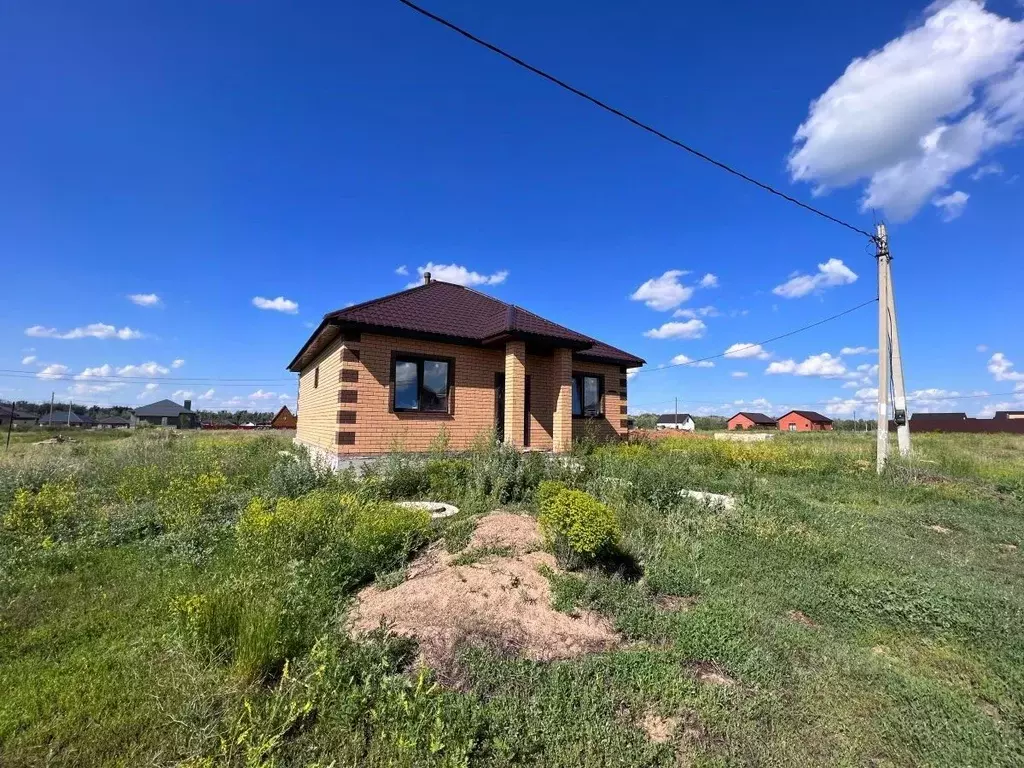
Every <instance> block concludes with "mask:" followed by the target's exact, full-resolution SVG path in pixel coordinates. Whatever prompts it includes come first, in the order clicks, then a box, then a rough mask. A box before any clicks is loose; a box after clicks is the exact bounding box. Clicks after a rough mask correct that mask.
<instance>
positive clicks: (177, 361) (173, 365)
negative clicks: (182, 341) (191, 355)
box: [171, 357, 185, 368]
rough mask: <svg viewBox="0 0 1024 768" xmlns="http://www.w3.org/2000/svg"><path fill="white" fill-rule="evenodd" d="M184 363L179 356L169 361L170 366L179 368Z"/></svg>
mask: <svg viewBox="0 0 1024 768" xmlns="http://www.w3.org/2000/svg"><path fill="white" fill-rule="evenodd" d="M184 364H185V361H184V360H182V359H181V358H180V357H179V358H177V359H176V360H173V361H172V362H171V368H181V366H183V365H184Z"/></svg>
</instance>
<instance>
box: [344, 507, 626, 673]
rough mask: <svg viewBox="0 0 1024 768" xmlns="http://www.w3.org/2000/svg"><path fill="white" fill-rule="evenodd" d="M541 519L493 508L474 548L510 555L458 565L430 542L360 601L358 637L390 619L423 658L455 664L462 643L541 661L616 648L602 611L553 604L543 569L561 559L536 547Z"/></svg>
mask: <svg viewBox="0 0 1024 768" xmlns="http://www.w3.org/2000/svg"><path fill="white" fill-rule="evenodd" d="M540 544H541V538H540V533H539V531H538V529H537V522H536V521H535V520H534V519H533V518H530V517H525V516H522V515H513V514H507V513H494V514H491V515H488V516H487V517H484V518H483V519H482V520H481V521H480V524H479V525H478V527H477V529H476V531H475V532H474V534H473V537H472V539H471V541H470V546H471V547H480V548H483V547H490V548H507V550H508V551H511V552H513V553H514V554H512V555H511V556H487V557H484V558H483V559H481V560H479V561H476V562H473V563H470V564H467V565H456V564H455V563H454V560H455V559H456V557H457V555H451V554H449V553H447V552H445V551H444V549H443V548H442V547H436V546H435V547H432V548H430V549H429V550H427V551H426V552H425V553H424V554H423V555H421V556H420V557H419V558H417V559H416V560H415V561H413V562H412V563H411V564H410V565H409V567H408V570H407V574H408V575H407V578H406V580H405V581H404V582H403V583H402V584H400V585H398V586H397V587H393V588H391V589H388V590H381V589H378V588H377V587H376V586H370V587H367V588H366V589H364V590H363V591H362V592H360V593H359V595H358V596H357V598H356V605H355V608H354V609H353V611H352V615H351V619H350V621H351V630H352V631H353V632H354V633H356V634H358V633H362V632H367V631H370V630H373V629H376V628H377V627H379V626H380V625H381V623H382V622H383V623H385V624H386V625H387V626H388V627H389V628H390V629H391V631H393V632H395V633H397V634H400V635H405V636H410V637H414V638H416V640H417V641H419V645H420V653H421V655H422V658H423V661H424V663H426V664H427V665H428V666H431V667H434V668H435V669H451V665H452V660H453V659H454V658H455V656H456V655H457V651H458V650H459V648H460V647H462V646H464V645H485V646H487V647H490V648H492V649H494V650H498V651H500V652H502V653H504V654H508V655H514V656H521V657H525V658H528V659H534V660H537V661H552V660H555V659H565V658H571V657H573V656H580V655H582V654H586V653H595V652H599V651H605V650H608V649H611V648H615V647H617V646H619V645H621V644H622V638H621V636H620V635H618V634H617V633H616V632H615V631H614V629H613V628H612V625H611V623H610V622H609V621H608V620H607V619H605V618H604V617H602V616H599V615H598V614H594V613H591V612H588V611H578V612H577V613H576V614H575V615H573V616H569V615H567V614H564V613H559V612H558V611H556V610H555V609H554V608H552V607H551V587H550V584H549V583H548V579H547V578H546V577H545V576H544V575H542V573H541V569H542V568H549V569H551V570H552V571H557V570H558V567H557V565H556V564H555V559H554V558H553V557H552V556H551V555H549V554H548V553H546V552H540V551H537V550H538V548H539V547H540Z"/></svg>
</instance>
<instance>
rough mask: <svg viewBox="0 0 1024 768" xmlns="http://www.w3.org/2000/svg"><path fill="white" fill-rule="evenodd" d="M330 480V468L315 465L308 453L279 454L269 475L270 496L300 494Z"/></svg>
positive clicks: (295, 497)
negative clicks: (325, 468)
mask: <svg viewBox="0 0 1024 768" xmlns="http://www.w3.org/2000/svg"><path fill="white" fill-rule="evenodd" d="M328 480H330V470H329V469H327V470H326V471H325V470H324V469H323V468H321V467H317V466H314V465H313V463H312V462H311V461H310V460H309V456H308V454H305V453H303V455H301V456H299V455H295V454H291V455H288V456H278V459H277V461H276V462H275V463H274V465H273V466H272V467H271V468H270V474H269V475H268V476H267V481H266V490H267V495H268V496H287V497H288V498H291V499H297V498H298V497H299V496H302V495H304V494H307V493H309V492H310V491H315V490H316V489H317V488H319V487H320V486H322V485H324V484H325V483H327V482H328Z"/></svg>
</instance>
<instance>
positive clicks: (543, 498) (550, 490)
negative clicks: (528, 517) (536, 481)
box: [535, 480, 568, 510]
mask: <svg viewBox="0 0 1024 768" xmlns="http://www.w3.org/2000/svg"><path fill="white" fill-rule="evenodd" d="M565 490H568V489H567V487H566V485H565V483H562V482H559V481H558V480H544V481H542V482H541V483H540V485H538V486H537V492H536V494H535V497H536V499H537V507H538V508H539V509H541V510H543V509H546V508H547V507H548V506H550V504H551V502H552V501H553V500H554V498H555V497H556V496H557V495H558V494H560V493H561V492H562V491H565Z"/></svg>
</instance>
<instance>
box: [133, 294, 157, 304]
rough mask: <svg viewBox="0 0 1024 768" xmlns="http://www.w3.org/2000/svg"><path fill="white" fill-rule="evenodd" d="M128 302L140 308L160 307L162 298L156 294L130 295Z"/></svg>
mask: <svg viewBox="0 0 1024 768" xmlns="http://www.w3.org/2000/svg"><path fill="white" fill-rule="evenodd" d="M128 300H129V301H130V302H132V303H133V304H138V305H139V306H140V307H159V306H160V297H159V296H157V295H156V294H155V293H130V294H128Z"/></svg>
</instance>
